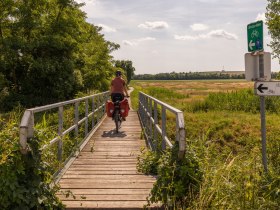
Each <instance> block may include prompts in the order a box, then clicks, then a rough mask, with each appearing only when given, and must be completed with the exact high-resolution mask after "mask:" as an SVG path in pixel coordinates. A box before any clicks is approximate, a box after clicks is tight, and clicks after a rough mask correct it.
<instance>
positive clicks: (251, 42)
mask: <svg viewBox="0 0 280 210" xmlns="http://www.w3.org/2000/svg"><path fill="white" fill-rule="evenodd" d="M247 44H248V45H247V46H248V51H249V52H251V53H253V55H254V56H258V58H259V59H258V63H256V65H255V66H258V67H259V75H258V76H259V78H258V80H260V81H263V80H265V75H264V55H263V21H257V22H254V23H250V24H248V25H247ZM260 114H261V138H262V162H263V166H264V171H265V172H267V154H266V120H265V96H260Z"/></svg>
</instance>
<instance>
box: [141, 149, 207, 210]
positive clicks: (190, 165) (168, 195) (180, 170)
mask: <svg viewBox="0 0 280 210" xmlns="http://www.w3.org/2000/svg"><path fill="white" fill-rule="evenodd" d="M139 160H140V162H138V169H139V170H140V171H141V172H144V173H151V174H154V173H155V171H156V172H157V173H156V175H157V181H156V182H155V184H154V186H153V188H152V191H151V193H150V197H149V200H148V201H149V205H150V204H151V203H158V202H161V203H162V204H163V205H164V206H165V208H166V209H170V208H173V209H186V207H189V206H190V205H191V204H192V202H193V201H194V199H195V198H196V197H197V196H198V193H199V188H200V182H201V180H202V171H201V170H200V167H199V161H198V159H197V157H196V155H195V153H194V152H193V151H192V150H190V149H188V150H187V152H186V154H185V156H184V157H183V159H178V144H175V145H174V147H173V149H168V150H166V151H164V152H163V153H162V154H161V155H157V154H152V153H151V152H150V151H147V152H146V153H143V154H142V156H140V158H139Z"/></svg>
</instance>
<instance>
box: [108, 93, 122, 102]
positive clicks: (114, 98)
mask: <svg viewBox="0 0 280 210" xmlns="http://www.w3.org/2000/svg"><path fill="white" fill-rule="evenodd" d="M111 99H112V101H113V102H116V101H122V100H123V99H124V94H121V93H112V94H111Z"/></svg>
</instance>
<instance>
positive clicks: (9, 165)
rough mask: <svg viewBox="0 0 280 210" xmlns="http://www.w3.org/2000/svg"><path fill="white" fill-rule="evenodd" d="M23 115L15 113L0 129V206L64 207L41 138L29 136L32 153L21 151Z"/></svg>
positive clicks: (22, 207)
mask: <svg viewBox="0 0 280 210" xmlns="http://www.w3.org/2000/svg"><path fill="white" fill-rule="evenodd" d="M20 116H21V114H19V113H15V112H13V113H12V114H11V115H10V118H9V120H8V121H7V122H6V123H5V126H4V127H3V129H2V130H1V131H0V145H1V147H0V195H1V196H0V209H20V210H24V209H28V210H29V209H63V205H62V203H61V202H60V201H59V200H58V198H56V196H55V193H56V192H57V190H58V188H57V187H56V186H54V187H52V186H51V185H52V174H51V173H50V172H49V169H48V167H49V166H48V164H47V163H46V162H43V161H42V160H41V151H40V150H39V147H38V142H39V140H38V139H35V138H34V139H30V141H29V142H28V143H29V147H30V149H31V150H30V152H28V154H27V155H22V154H21V153H20V145H19V143H18V142H19V138H18V136H19V135H18V122H19V117H20Z"/></svg>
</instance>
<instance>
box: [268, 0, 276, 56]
mask: <svg viewBox="0 0 280 210" xmlns="http://www.w3.org/2000/svg"><path fill="white" fill-rule="evenodd" d="M266 10H267V11H266V14H265V16H266V20H267V23H266V24H267V26H268V30H269V33H270V35H271V38H272V41H271V42H270V45H269V46H270V47H271V48H272V50H273V54H274V56H275V57H277V58H278V59H279V58H280V27H279V25H280V1H279V0H268V5H267V7H266Z"/></svg>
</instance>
